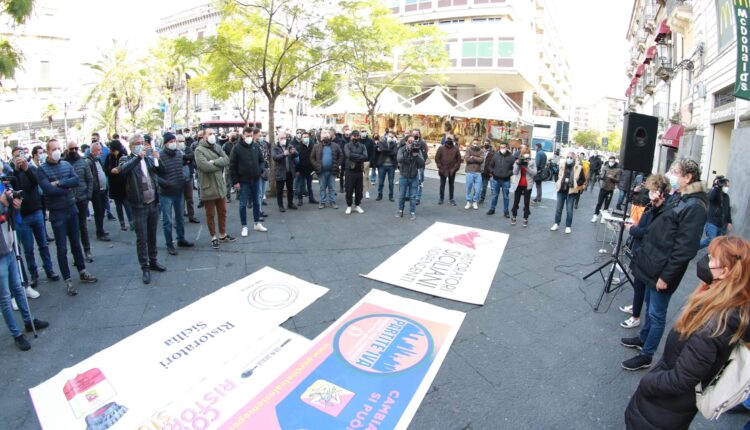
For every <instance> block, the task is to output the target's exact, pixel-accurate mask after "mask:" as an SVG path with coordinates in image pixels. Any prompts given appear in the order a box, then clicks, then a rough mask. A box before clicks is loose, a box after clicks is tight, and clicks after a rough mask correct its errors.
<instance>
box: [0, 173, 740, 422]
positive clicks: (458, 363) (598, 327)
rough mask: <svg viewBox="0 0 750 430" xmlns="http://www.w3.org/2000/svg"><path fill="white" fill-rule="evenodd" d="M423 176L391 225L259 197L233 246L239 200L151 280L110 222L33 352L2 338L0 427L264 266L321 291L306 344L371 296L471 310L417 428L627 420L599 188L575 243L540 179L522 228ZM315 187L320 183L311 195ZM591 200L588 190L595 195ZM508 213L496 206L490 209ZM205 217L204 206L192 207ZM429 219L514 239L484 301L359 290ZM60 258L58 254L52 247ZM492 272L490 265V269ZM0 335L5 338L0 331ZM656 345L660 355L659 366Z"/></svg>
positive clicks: (584, 204) (369, 203) (381, 213)
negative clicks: (106, 354)
mask: <svg viewBox="0 0 750 430" xmlns="http://www.w3.org/2000/svg"><path fill="white" fill-rule="evenodd" d="M432 177H434V173H428V179H427V180H426V182H425V192H424V198H423V200H422V204H421V205H420V206H419V207H418V208H417V216H418V218H417V220H416V221H408V220H407V219H403V220H401V219H399V220H396V219H395V218H394V217H393V215H394V213H395V210H396V205H395V203H390V202H388V200H387V199H386V200H384V201H380V202H376V201H375V200H374V197H375V192H374V190H373V189H372V188H371V195H372V198H371V199H369V200H365V201H364V203H363V204H362V207H363V208H364V210H365V211H366V213H365V214H363V215H358V214H352V215H349V216H347V215H345V214H344V205H345V204H344V198H343V195H339V196H338V198H337V202H338V204H339V209H338V210H333V209H325V210H318V208H317V205H310V204H305V205H304V206H303V207H302V208H301V210H297V211H287V212H286V213H279V211H278V210H277V209H276V204H275V200H272V199H270V198H269V200H268V206H267V207H266V212H267V213H268V214H269V217H268V219H267V221H266V222H265V225H266V227H268V229H269V231H268V233H256V232H252V231H251V232H250V235H249V237H247V238H240V237H239V233H240V226H239V221H238V218H239V217H238V211H237V205H238V203H237V202H236V201H234V200H233V201H232V203H230V205H229V216H230V219H229V222H228V225H229V226H230V230H229V232H230V234H233V235H235V236H237V237H238V241H237V242H236V243H234V244H229V245H224V244H222V245H221V249H220V250H218V251H215V250H212V249H211V248H210V247H209V238H208V235H207V231H206V228H205V225H204V224H200V225H196V224H186V227H187V233H188V234H187V236H188V237H189V238H190V239H194V240H196V244H197V246H196V247H195V248H193V249H190V250H180V255H178V256H170V255H167V252H166V249H165V247H164V239H163V236H162V235H161V233H159V246H160V249H159V259H160V261H161V262H162V263H163V264H164V265H166V266H167V268H168V271H167V272H165V273H161V274H159V273H153V277H154V279H153V281H152V283H151V284H150V285H143V284H142V283H141V279H140V277H141V276H140V275H141V274H140V271H139V269H138V265H137V262H136V255H135V245H134V243H135V235H134V234H133V233H131V232H122V231H120V230H119V228H117V226H118V224H117V222H107V228H108V230H109V231H110V233H111V234H112V237H113V241H112V242H110V243H103V242H96V241H94V250H93V251H94V258H95V262H94V263H93V264H90V265H89V266H90V270H91V272H92V273H93V274H95V275H96V276H98V277H99V282H98V283H97V284H93V285H82V286H79V294H78V296H77V297H73V298H71V297H68V296H66V295H65V291H64V286H63V284H62V283H61V282H57V283H46V282H43V283H42V284H41V285H40V287H39V291H40V292H41V293H42V297H41V298H39V299H36V300H32V301H31V305H32V308H33V311H34V312H35V314H36V315H38V316H39V317H40V318H42V319H45V320H48V321H50V323H51V326H50V328H49V329H47V330H45V331H43V332H42V333H40V335H39V338H38V339H33V338H32V337H30V341H31V344H32V350H31V351H30V352H26V353H22V352H20V351H18V350H17V349H16V348H15V346H14V345H13V340H12V338H11V337H10V336H8V335H7V332H5V333H6V335H5V336H3V337H1V338H0V339H3V340H2V341H0V361H2V363H3V372H2V374H1V376H0V383H1V384H2V385H3V386H4V387H5V389H4V390H2V392H0V405H2V408H1V409H0V423H2V424H0V428H6V429H36V428H39V424H38V421H37V419H36V416H35V413H34V410H33V407H32V404H31V401H30V397H29V395H28V391H27V390H28V388H30V387H33V386H35V385H37V384H39V383H40V382H42V381H44V380H46V379H47V378H49V377H51V376H53V375H55V374H56V373H57V372H59V371H60V369H62V368H63V367H67V366H72V365H74V364H76V363H77V362H79V361H81V360H83V359H85V358H87V357H89V356H90V355H92V354H94V353H96V352H98V351H100V350H101V349H103V348H106V347H108V346H110V345H112V344H114V343H116V342H118V341H120V340H121V339H123V338H125V337H127V336H129V335H131V334H133V333H135V332H137V331H139V330H141V329H142V328H144V327H146V326H148V325H150V324H152V323H154V322H156V321H158V320H159V319H161V318H163V317H165V316H167V315H169V314H170V313H172V312H174V311H175V310H177V309H180V308H182V307H184V306H185V305H187V304H189V303H191V302H193V301H195V300H197V299H198V298H200V297H202V296H204V295H206V294H209V293H211V292H213V291H215V290H216V289H218V288H220V287H222V286H224V285H227V284H229V283H231V282H233V281H235V280H237V279H239V278H241V277H244V276H245V275H247V274H249V273H252V272H254V271H255V270H257V269H259V268H261V267H263V266H266V265H268V266H271V267H273V268H275V269H278V270H281V271H284V272H287V273H290V274H292V275H294V276H297V277H300V278H302V279H305V280H307V281H310V282H314V283H317V284H320V285H323V286H325V287H328V288H330V291H329V292H328V293H327V294H326V295H324V296H323V297H322V298H321V299H319V300H318V301H317V302H315V303H314V304H312V305H311V306H310V307H308V308H307V309H305V310H304V311H302V312H301V313H300V314H299V315H297V316H295V317H294V318H292V319H290V320H289V321H287V322H286V323H284V327H286V328H288V329H291V330H293V331H295V332H298V333H300V334H302V335H303V336H306V337H309V338H313V337H315V336H316V335H318V334H319V333H320V332H321V331H322V330H323V329H324V328H326V327H328V326H329V325H330V324H331V323H332V322H333V321H335V320H336V319H337V318H338V317H339V316H341V314H342V313H344V311H346V310H347V309H349V308H350V307H351V306H352V305H353V304H354V303H355V302H357V300H359V299H360V298H361V297H362V296H363V295H364V294H366V293H367V292H368V291H369V290H370V289H372V288H380V289H384V290H387V291H389V292H391V293H395V294H398V295H401V296H404V297H410V298H414V299H417V300H423V301H426V302H430V303H432V304H435V305H438V306H443V307H445V308H449V309H456V310H460V311H463V312H466V319H465V321H464V323H463V326H462V327H461V330H460V331H459V333H458V336H457V338H456V340H455V342H454V344H453V346H452V347H451V350H450V352H449V353H448V356H447V358H446V360H445V362H444V363H443V366H442V367H441V369H440V371H439V372H438V374H437V377H436V378H435V381H434V384H433V386H432V387H431V388H430V390H429V392H428V393H427V395H426V396H425V398H424V400H423V402H422V404H421V406H420V407H419V410H418V412H417V413H416V416H415V417H414V420H413V421H412V424H411V426H410V428H411V429H419V430H422V429H439V430H443V429H566V430H567V429H622V428H623V427H624V423H623V412H624V410H625V407H626V405H627V402H628V399H629V397H630V395H631V394H632V393H633V391H634V390H635V388H636V386H637V384H638V381H639V379H640V378H641V377H642V375H644V374H645V372H643V371H641V372H637V373H631V372H628V371H625V370H622V369H621V368H620V362H621V361H622V360H624V359H627V358H629V357H631V355H632V350H629V349H626V348H623V347H622V346H620V345H619V338H620V337H622V336H630V335H634V333H635V331H632V330H626V329H622V328H620V327H619V326H618V324H619V323H620V322H621V321H623V320H624V319H625V317H626V316H625V314H622V313H621V312H620V311H619V310H617V306H619V305H622V304H627V303H628V302H629V301H630V300H631V299H632V290H630V289H629V288H626V289H624V290H621V291H619V292H617V293H613V294H610V295H608V296H606V297H605V300H604V303H603V306H602V307H601V308H600V311H599V312H594V311H593V303H594V302H595V300H596V298H597V297H598V294H599V292H600V291H601V288H602V282H601V281H600V280H599V279H597V278H596V277H594V278H592V279H590V281H587V282H583V281H581V277H582V276H583V274H585V273H587V272H589V271H590V270H592V269H593V268H594V267H595V263H596V262H598V261H603V260H602V258H603V257H601V254H599V253H598V250H599V249H600V248H601V245H602V243H601V242H598V241H597V238H601V236H602V229H603V227H602V226H601V225H600V224H592V223H591V222H590V221H591V216H592V213H593V205H594V203H595V199H596V193H586V194H585V195H584V196H583V198H582V199H581V203H580V208H579V209H578V210H577V211H576V213H575V219H574V222H573V233H572V234H570V235H565V234H563V232H562V231H558V232H551V231H550V230H549V227H550V226H551V225H552V221H553V216H554V214H553V211H554V200H548V199H547V198H549V197H554V195H552V192H551V186H552V184H551V183H549V184H546V187H545V193H546V194H545V200H543V202H542V204H541V205H539V206H534V207H532V209H531V217H530V225H529V227H528V228H523V227H521V224H520V223H519V224H518V225H516V226H511V225H510V222H509V220H506V219H504V218H503V217H502V210H499V211H498V212H499V214H496V215H494V216H488V215H486V214H485V212H486V210H487V207H488V203H487V202H485V204H484V205H482V206H481V207H480V210H478V211H475V210H464V209H463V203H464V198H463V196H464V194H465V193H464V185H463V184H462V183H461V181H462V179H461V178H459V181H457V186H456V201H457V203H458V206H456V207H453V206H450V205H443V206H438V205H437V204H436V203H437V189H438V181H437V180H435V179H433V178H432ZM316 185H317V184H316ZM597 192H598V191H597ZM316 196H317V190H316ZM501 206H502V203H500V207H501ZM199 214H200V218H201V220H203V219H204V216H203V212H202V210H201V211H199ZM434 221H443V222H449V223H455V224H463V225H471V226H475V227H478V228H484V229H490V230H496V231H501V232H506V233H509V234H510V241H509V242H508V246H507V248H506V250H505V254H504V256H503V259H502V261H501V263H500V266H499V268H498V269H497V273H496V275H495V279H494V282H493V285H492V288H491V290H490V292H489V295H488V297H487V302H486V304H485V305H484V306H475V305H469V304H465V303H460V302H454V301H450V300H446V299H441V298H435V297H432V296H427V295H424V294H421V293H417V292H413V291H409V290H405V289H401V288H397V287H391V286H389V285H385V284H381V283H378V282H376V281H372V280H369V279H364V278H362V277H360V276H359V274H361V273H366V272H369V271H370V270H371V269H372V268H374V267H375V266H377V265H378V264H379V263H381V262H382V261H384V260H385V259H386V258H387V257H389V256H390V255H391V254H393V253H394V252H395V251H396V250H398V249H399V248H400V247H401V246H403V244H405V243H406V242H408V241H410V240H411V239H412V238H414V237H415V236H416V235H417V234H419V233H420V232H421V231H422V230H423V229H424V228H426V227H428V226H429V225H431V224H432V223H433V222H434ZM52 253H53V255H54V248H53V249H52ZM494 269H495V268H492V267H488V268H487V270H494ZM694 273H695V270H694V266H691V268H690V269H689V270H688V275H687V276H686V277H685V279H684V280H683V282H682V285H681V287H680V288H679V289H678V290H677V292H676V293H675V298H674V299H673V300H672V305H671V306H670V312H669V315H668V319H669V322H668V324H669V325H670V326H671V324H672V322H674V319H675V318H676V316H677V314H678V312H679V309H680V308H681V307H682V305H683V304H684V303H685V300H686V297H687V295H688V293H689V292H690V291H692V289H693V288H694V287H695V286H696V285H697V279H696V277H695V275H694ZM2 330H6V329H5V328H3V329H2ZM660 355H661V350H660V351H658V352H657V357H658V356H660ZM747 419H748V416H740V417H738V416H725V417H722V419H721V420H720V421H719V422H718V424H712V423H709V422H707V421H705V420H703V419H702V418H696V421H695V423H694V424H693V427H692V428H694V429H709V428H711V429H737V428H740V427H741V426H742V425H743V424H744V423H745V421H746V420H747Z"/></svg>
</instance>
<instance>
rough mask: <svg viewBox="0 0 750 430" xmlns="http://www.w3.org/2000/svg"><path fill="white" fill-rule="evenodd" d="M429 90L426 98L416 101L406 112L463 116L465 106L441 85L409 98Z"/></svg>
mask: <svg viewBox="0 0 750 430" xmlns="http://www.w3.org/2000/svg"><path fill="white" fill-rule="evenodd" d="M427 92H431V93H430V95H429V96H427V98H425V99H424V100H422V101H421V102H419V103H417V104H416V105H414V107H412V108H411V109H410V110H409V112H408V113H410V114H412V115H435V116H465V112H466V108H465V107H463V106H462V105H461V104H460V103H459V102H458V100H456V99H455V98H453V97H452V96H451V95H450V94H448V92H447V91H445V89H444V88H442V87H438V86H435V87H432V88H430V89H428V90H427V91H424V92H421V93H419V94H417V95H416V96H414V97H412V98H411V99H409V100H410V101H413V100H414V99H415V98H417V97H419V96H420V95H422V94H425V93H427Z"/></svg>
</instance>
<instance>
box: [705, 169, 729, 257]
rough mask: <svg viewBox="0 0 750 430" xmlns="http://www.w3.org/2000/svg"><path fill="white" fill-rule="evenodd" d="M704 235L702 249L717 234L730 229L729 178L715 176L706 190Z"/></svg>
mask: <svg viewBox="0 0 750 430" xmlns="http://www.w3.org/2000/svg"><path fill="white" fill-rule="evenodd" d="M704 231H705V233H706V237H704V238H703V240H701V248H700V249H703V248H705V247H707V246H708V244H710V243H711V241H712V240H714V239H715V238H716V237H717V236H724V235H726V234H728V233H729V232H731V231H732V203H731V202H730V200H729V179H727V178H725V177H724V176H717V177H716V179H714V183H713V186H712V187H711V191H709V192H708V221H707V222H706V226H705V228H704Z"/></svg>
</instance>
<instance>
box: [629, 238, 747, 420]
mask: <svg viewBox="0 0 750 430" xmlns="http://www.w3.org/2000/svg"><path fill="white" fill-rule="evenodd" d="M697 267H698V269H697V272H698V277H699V278H700V279H701V280H702V281H703V282H702V283H701V285H700V286H699V287H698V289H697V290H696V291H695V292H694V293H693V294H692V295H691V296H690V299H689V300H688V303H687V305H686V306H685V309H684V310H683V311H682V314H680V317H679V318H678V319H677V322H676V323H675V325H674V327H673V328H672V331H671V332H670V333H669V336H668V337H667V343H666V344H665V346H664V355H663V356H662V358H661V360H660V361H659V363H658V364H657V365H656V367H654V368H653V369H652V370H651V371H650V372H649V373H648V374H646V376H644V377H643V379H641V382H640V384H638V389H637V390H636V391H635V394H633V397H631V399H630V403H629V404H628V408H627V409H626V410H625V423H626V425H627V428H628V429H638V430H652V429H669V430H679V429H687V428H688V427H690V423H691V421H692V420H693V417H695V414H696V412H697V411H698V409H697V407H696V403H695V402H696V397H695V386H696V385H698V383H701V385H702V386H706V385H707V384H708V383H709V382H710V381H711V380H712V379H713V378H714V376H715V375H716V374H717V373H718V372H719V370H721V368H722V367H723V366H724V364H725V363H726V361H727V358H728V357H729V354H730V353H731V352H732V349H733V348H734V347H735V345H737V343H738V342H744V343H747V342H750V330H749V329H748V323H749V322H750V243H748V242H747V241H746V240H744V239H742V238H739V237H736V236H731V237H727V236H723V237H719V238H717V239H715V240H714V241H713V242H712V243H711V245H710V246H709V248H708V255H706V256H705V257H704V258H703V259H701V260H700V261H699V262H698V265H697Z"/></svg>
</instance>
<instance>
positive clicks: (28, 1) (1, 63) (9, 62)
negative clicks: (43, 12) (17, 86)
mask: <svg viewBox="0 0 750 430" xmlns="http://www.w3.org/2000/svg"><path fill="white" fill-rule="evenodd" d="M33 10H34V0H0V18H2V19H3V20H6V19H7V18H10V21H11V22H12V23H13V24H14V25H22V24H23V23H25V22H26V19H27V18H28V17H29V16H31V12H32V11H33ZM22 62H23V53H22V52H21V51H20V50H18V49H17V48H16V47H14V46H13V44H11V43H10V41H9V40H8V39H6V38H4V37H0V79H8V78H13V76H15V73H16V69H18V67H19V66H20V65H21V63H22Z"/></svg>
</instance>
